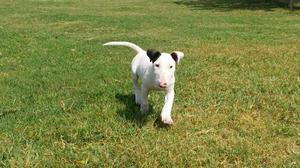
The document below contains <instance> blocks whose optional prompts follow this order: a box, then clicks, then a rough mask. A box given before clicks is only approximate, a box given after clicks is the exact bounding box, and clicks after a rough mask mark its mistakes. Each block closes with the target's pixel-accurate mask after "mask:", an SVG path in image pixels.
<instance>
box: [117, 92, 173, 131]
mask: <svg viewBox="0 0 300 168" xmlns="http://www.w3.org/2000/svg"><path fill="white" fill-rule="evenodd" d="M115 97H116V98H117V99H118V100H119V101H120V102H122V103H123V104H124V105H125V106H126V108H125V109H121V110H118V112H117V113H118V115H119V116H120V117H122V118H124V119H126V120H128V121H130V122H132V123H134V124H135V125H137V126H138V127H140V128H141V127H143V126H144V125H145V124H146V122H147V119H148V117H149V116H150V115H152V114H153V113H154V110H153V106H151V105H149V112H148V113H145V114H143V113H141V112H140V106H139V105H137V104H135V97H134V94H119V93H118V94H116V96H115ZM153 126H154V127H155V128H157V129H161V128H169V125H166V124H164V123H162V122H161V119H160V116H157V117H156V120H155V121H154V123H153Z"/></svg>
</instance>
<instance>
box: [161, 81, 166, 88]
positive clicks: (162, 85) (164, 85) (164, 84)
mask: <svg viewBox="0 0 300 168" xmlns="http://www.w3.org/2000/svg"><path fill="white" fill-rule="evenodd" d="M159 87H161V88H166V87H167V82H161V83H159Z"/></svg>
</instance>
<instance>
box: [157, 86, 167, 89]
mask: <svg viewBox="0 0 300 168" xmlns="http://www.w3.org/2000/svg"><path fill="white" fill-rule="evenodd" d="M158 87H159V88H161V89H165V88H167V86H160V85H159V86H158Z"/></svg>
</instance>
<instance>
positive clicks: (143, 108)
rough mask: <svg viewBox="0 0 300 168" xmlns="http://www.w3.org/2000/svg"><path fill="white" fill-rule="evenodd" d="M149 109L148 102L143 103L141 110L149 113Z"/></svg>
mask: <svg viewBox="0 0 300 168" xmlns="http://www.w3.org/2000/svg"><path fill="white" fill-rule="evenodd" d="M148 111H149V105H148V104H141V112H142V113H147V112H148Z"/></svg>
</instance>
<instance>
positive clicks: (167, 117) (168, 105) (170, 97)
mask: <svg viewBox="0 0 300 168" xmlns="http://www.w3.org/2000/svg"><path fill="white" fill-rule="evenodd" d="M174 95H175V93H174V90H173V89H171V90H168V91H167V94H166V96H165V105H164V107H163V109H162V112H161V121H162V122H163V123H165V124H173V120H172V118H171V111H172V106H173V101H174Z"/></svg>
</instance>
